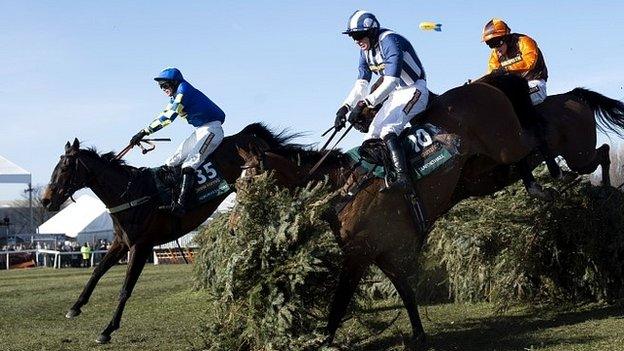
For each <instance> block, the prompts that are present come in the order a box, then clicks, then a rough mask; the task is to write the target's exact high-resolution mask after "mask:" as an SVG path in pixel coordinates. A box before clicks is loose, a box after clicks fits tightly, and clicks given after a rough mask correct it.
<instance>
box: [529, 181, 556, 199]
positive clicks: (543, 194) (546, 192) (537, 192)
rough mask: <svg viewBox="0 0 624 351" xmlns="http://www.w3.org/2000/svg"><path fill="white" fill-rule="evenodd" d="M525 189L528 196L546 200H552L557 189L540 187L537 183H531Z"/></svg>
mask: <svg viewBox="0 0 624 351" xmlns="http://www.w3.org/2000/svg"><path fill="white" fill-rule="evenodd" d="M526 190H527V193H528V194H529V196H531V197H534V198H536V199H539V200H542V201H546V202H551V201H554V200H555V197H557V191H556V190H555V189H552V188H548V187H546V188H542V186H541V185H539V184H537V183H532V184H531V185H530V186H529V187H528V188H526Z"/></svg>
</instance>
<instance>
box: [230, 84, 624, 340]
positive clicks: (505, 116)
mask: <svg viewBox="0 0 624 351" xmlns="http://www.w3.org/2000/svg"><path fill="white" fill-rule="evenodd" d="M593 94H596V93H590V95H593ZM594 97H595V96H594ZM586 98H587V96H586ZM557 99H559V98H557ZM578 99H579V98H578V97H577V96H576V95H575V94H572V95H571V96H570V95H569V96H567V97H566V98H564V99H562V100H561V101H566V105H567V104H568V103H567V101H578ZM553 101H559V100H554V99H553ZM592 101H594V102H595V101H596V100H595V99H593V100H592ZM602 101H603V102H604V101H605V100H602ZM608 101H611V100H608ZM545 106H551V105H545ZM596 106H602V107H601V108H603V109H604V108H605V107H604V104H602V105H601V104H598V105H594V107H582V108H581V107H579V108H578V109H577V110H575V111H580V112H582V113H589V114H590V115H591V117H592V120H593V113H592V109H594V108H595V107H596ZM615 106H616V107H617V106H619V107H618V108H614V107H611V108H608V107H607V108H606V110H610V111H611V112H613V111H616V112H617V111H624V110H622V109H620V108H621V105H617V104H616V105H615ZM552 108H553V109H554V106H553V107H552ZM603 111H604V110H603ZM618 113H619V115H618ZM620 116H621V112H617V113H615V115H613V114H611V117H610V118H613V119H615V120H617V121H621V119H617V118H619V117H620ZM419 118H420V119H419V122H421V123H425V122H430V123H433V124H435V125H437V126H440V127H442V128H443V129H444V130H445V131H446V132H447V134H445V135H439V136H438V138H440V139H443V140H444V139H447V140H459V141H460V154H459V156H458V157H456V158H455V160H454V161H453V162H452V163H451V164H450V165H447V166H446V167H443V168H442V169H440V170H438V171H436V172H435V173H433V174H431V175H429V176H428V177H426V178H424V179H422V180H420V181H419V182H417V183H416V185H415V186H416V189H417V192H418V193H419V195H420V198H421V201H422V206H423V208H424V213H425V214H426V218H425V221H426V222H427V225H428V226H431V225H432V224H433V223H434V221H435V220H436V219H437V218H439V217H440V216H441V215H442V214H444V213H445V212H447V211H448V210H449V209H450V208H451V207H452V206H453V205H454V204H456V203H457V202H459V201H460V200H461V199H464V198H466V197H469V196H475V195H483V194H488V193H492V192H494V191H496V190H498V189H500V188H501V187H503V186H505V185H508V184H510V183H511V182H513V181H515V180H517V176H515V175H514V174H513V173H511V172H509V166H508V165H509V164H512V163H515V162H517V161H519V160H520V159H521V158H523V157H525V156H526V155H527V154H529V153H530V151H531V150H532V149H533V148H534V147H535V139H534V138H532V137H530V136H527V135H526V133H525V132H524V131H523V130H522V129H521V128H520V127H519V122H518V118H517V116H516V115H515V114H514V107H513V106H512V104H511V102H510V101H509V100H508V99H507V97H506V96H505V95H504V94H502V92H501V91H499V90H498V89H496V88H493V87H492V86H489V85H486V84H483V83H479V84H471V85H468V86H464V87H459V88H456V89H453V90H451V91H449V92H447V93H445V94H443V95H441V96H440V97H438V98H437V99H436V100H435V101H434V102H433V104H432V106H431V107H430V108H429V109H428V110H427V111H426V112H425V113H424V114H423V115H421V116H419ZM568 118H569V116H566V120H567V119H568ZM568 122H570V121H569V120H568ZM594 123H595V122H594ZM594 123H592V127H593V126H594ZM615 124H616V125H617V126H621V122H619V123H615ZM581 125H582V124H581ZM581 132H585V133H588V132H589V134H590V135H591V134H592V133H593V134H594V139H593V140H594V143H595V130H593V131H590V130H587V129H585V130H581V131H576V133H581ZM564 135H565V134H564ZM561 139H563V140H565V139H564V138H563V137H562V138H561ZM589 139H590V140H591V137H589ZM273 144H275V143H273ZM553 145H559V144H557V143H553ZM589 146H591V151H594V147H595V144H594V145H589ZM584 147H585V149H584V150H585V154H584V155H585V156H586V158H589V160H587V159H583V160H581V158H579V160H578V163H574V162H577V161H576V160H575V161H573V162H572V163H573V164H574V166H572V165H570V166H571V167H572V168H573V170H576V171H582V170H586V171H588V170H589V168H591V167H593V168H594V169H595V167H596V166H597V163H600V162H597V161H596V160H595V158H596V154H595V153H592V152H589V151H587V148H588V143H586V144H584ZM570 149H573V147H572V146H567V148H566V147H565V145H563V143H562V146H561V148H559V149H556V150H559V151H560V152H561V153H562V154H563V151H561V150H570ZM239 153H240V155H241V157H242V158H244V159H245V160H246V162H245V166H243V168H244V172H243V175H242V176H243V177H252V176H253V175H254V174H256V173H257V172H258V171H261V170H273V171H274V172H275V174H276V176H277V179H278V180H281V181H282V182H285V185H287V186H290V187H296V186H301V185H303V182H304V181H305V180H307V179H308V171H309V170H310V168H311V167H312V165H313V164H315V163H316V162H317V160H318V159H320V157H321V156H322V155H321V154H319V153H318V152H314V151H310V150H302V149H298V150H297V149H296V148H292V147H290V148H289V147H287V148H283V147H282V148H277V149H272V150H270V151H268V152H257V151H256V152H251V151H248V150H240V151H239ZM565 155H567V156H568V157H569V156H570V155H568V154H565ZM568 163H570V161H569V162H568ZM533 164H536V162H533ZM579 164H580V165H582V166H587V168H586V169H583V168H582V166H578V165H579ZM349 165H350V162H349V160H348V159H347V157H346V156H345V155H344V154H342V153H340V152H333V153H332V154H331V155H330V157H329V158H327V160H326V161H325V163H324V164H323V165H322V166H321V167H320V168H319V170H318V172H317V173H316V174H315V175H314V177H313V178H315V179H320V178H322V177H324V176H328V178H329V180H330V183H331V184H332V186H333V187H334V189H340V188H342V190H345V189H346V188H347V187H349V185H350V184H352V183H353V182H354V181H357V179H356V178H357V176H356V175H354V174H349V172H346V173H345V171H344V170H345V169H346V170H348V169H349V167H350V166H349ZM603 167H605V166H604V164H603ZM607 167H608V164H607ZM603 169H604V168H603ZM607 173H608V172H607ZM383 187H384V184H383V181H381V180H379V179H377V180H372V181H370V182H369V183H368V184H367V185H366V186H364V187H363V188H362V189H361V190H360V191H359V192H358V193H357V194H355V195H354V196H353V197H352V198H351V199H350V201H349V202H348V203H347V205H346V206H345V207H344V208H343V209H342V210H341V211H339V212H337V213H335V217H334V218H330V220H329V223H330V225H331V227H332V230H333V231H334V234H335V235H336V236H337V238H338V241H339V242H340V243H341V246H342V248H343V250H344V252H345V256H346V259H345V263H344V266H343V268H342V271H341V274H340V280H339V285H338V287H337V289H336V292H335V295H334V301H333V303H332V306H331V310H330V314H329V320H328V324H327V331H328V334H329V336H328V341H329V342H331V340H333V337H334V335H335V332H336V330H337V328H338V326H339V324H340V321H341V319H342V318H343V316H344V313H345V311H346V308H347V306H348V303H349V301H350V300H351V298H352V296H353V293H354V291H355V289H356V287H357V285H358V283H359V281H360V279H361V277H362V275H363V274H364V272H365V271H366V269H367V267H368V266H369V265H370V264H375V265H377V266H378V267H379V268H380V269H381V270H382V271H383V272H384V273H385V274H386V276H387V277H388V278H389V279H390V280H391V281H392V283H393V284H394V286H395V288H396V289H397V292H398V293H399V295H400V296H401V298H402V300H403V303H404V306H405V308H406V309H407V312H408V315H409V318H410V321H411V324H412V333H413V336H412V344H413V346H415V347H417V348H419V347H422V345H423V342H424V338H425V333H424V330H423V327H422V323H421V321H420V317H419V315H418V309H417V304H416V300H415V293H414V291H413V289H412V287H411V285H410V284H409V282H408V278H410V276H413V275H414V274H415V272H416V269H415V268H416V265H417V257H418V253H419V251H420V248H421V245H422V243H423V242H424V240H425V236H426V234H427V233H419V231H418V228H419V225H418V224H417V223H415V222H414V219H413V216H412V215H411V214H412V211H411V208H410V206H409V205H408V202H407V201H406V199H405V198H404V196H403V195H402V194H396V193H380V192H379V190H380V189H382V188H383Z"/></svg>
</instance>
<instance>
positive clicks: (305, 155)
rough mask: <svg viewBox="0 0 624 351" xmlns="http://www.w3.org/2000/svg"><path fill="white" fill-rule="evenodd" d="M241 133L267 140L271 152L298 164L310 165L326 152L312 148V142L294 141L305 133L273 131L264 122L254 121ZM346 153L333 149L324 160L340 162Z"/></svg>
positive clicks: (331, 162)
mask: <svg viewBox="0 0 624 351" xmlns="http://www.w3.org/2000/svg"><path fill="white" fill-rule="evenodd" d="M239 134H248V135H254V136H256V137H258V138H260V139H262V140H263V141H265V142H266V143H267V144H268V145H269V148H270V150H269V151H270V152H273V153H275V154H278V155H280V156H282V157H285V158H287V159H289V160H291V161H293V162H296V163H297V164H306V165H310V164H313V163H316V162H317V161H318V160H320V159H321V157H323V155H324V153H321V152H319V151H317V150H314V149H312V145H311V144H299V143H293V142H292V140H294V139H296V138H299V137H301V136H303V135H305V133H290V132H289V131H288V130H287V129H285V130H282V131H281V132H278V133H276V132H273V131H272V130H271V129H269V128H268V127H267V126H266V125H265V124H263V123H253V124H250V125H248V126H247V127H245V128H244V129H243V130H241V131H240V132H239ZM343 156H344V154H343V153H342V152H341V151H340V150H333V151H332V152H331V153H330V155H329V156H327V159H326V160H325V161H324V162H327V163H328V164H340V162H341V160H342V157H343Z"/></svg>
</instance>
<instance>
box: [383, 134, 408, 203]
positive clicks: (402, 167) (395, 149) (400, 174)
mask: <svg viewBox="0 0 624 351" xmlns="http://www.w3.org/2000/svg"><path fill="white" fill-rule="evenodd" d="M384 141H385V143H386V147H388V151H389V152H390V158H391V159H392V164H393V166H394V170H395V171H396V172H395V173H396V180H395V181H394V182H393V183H391V184H390V185H389V186H388V189H387V190H397V191H401V192H404V193H407V192H413V188H412V182H411V181H410V179H409V177H408V171H407V162H406V160H405V154H404V153H403V149H402V148H401V145H400V143H399V138H398V137H397V135H396V134H394V133H390V134H388V135H386V136H385V137H384Z"/></svg>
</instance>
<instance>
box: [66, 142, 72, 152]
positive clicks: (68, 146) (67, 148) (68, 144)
mask: <svg viewBox="0 0 624 351" xmlns="http://www.w3.org/2000/svg"><path fill="white" fill-rule="evenodd" d="M69 150H71V144H70V143H69V141H68V142H67V144H65V152H68V151H69Z"/></svg>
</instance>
